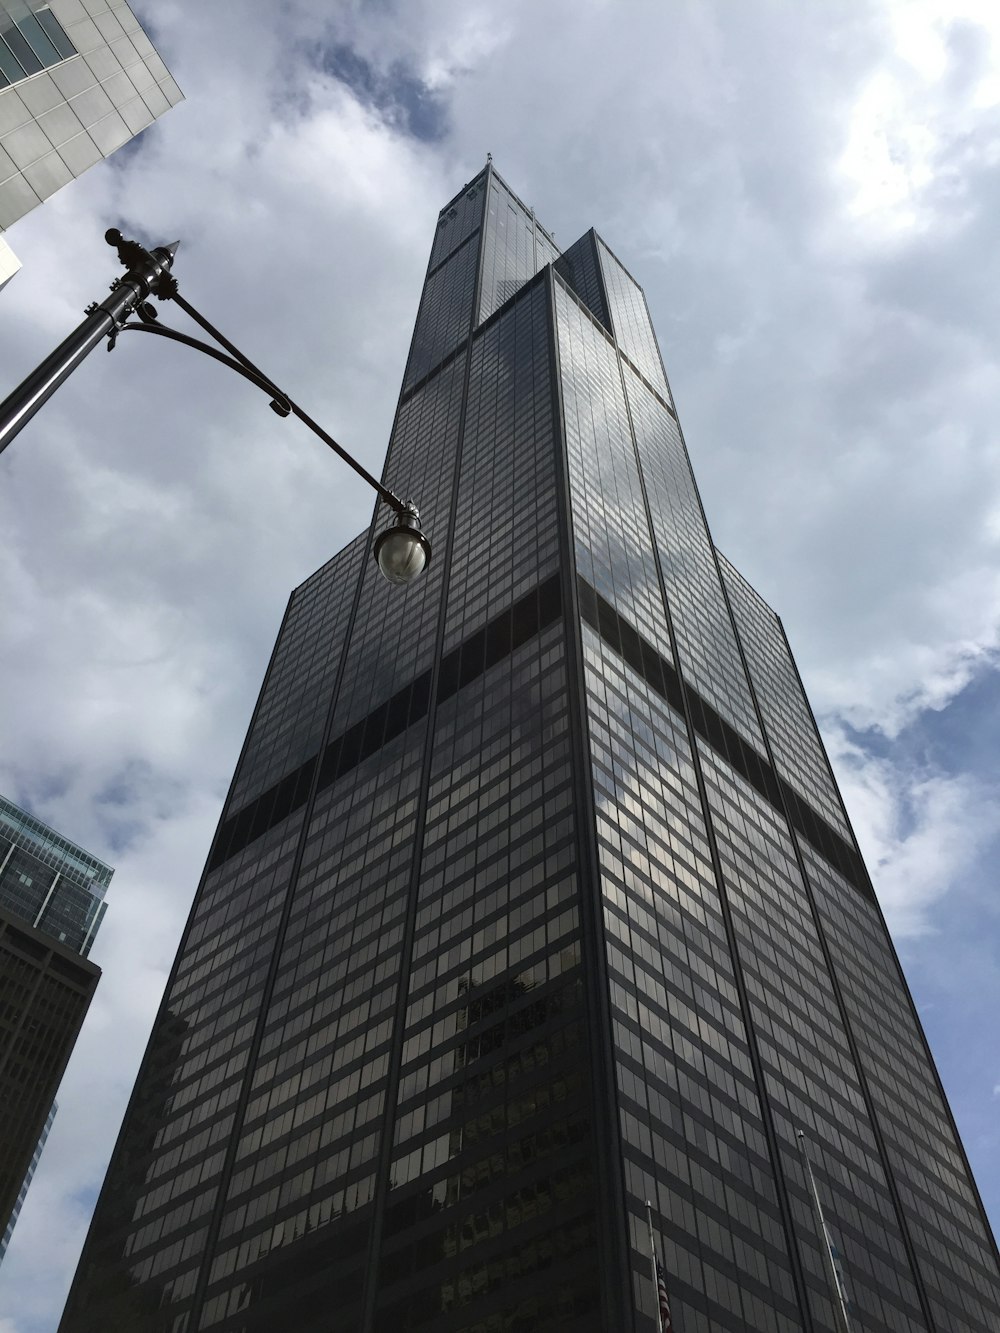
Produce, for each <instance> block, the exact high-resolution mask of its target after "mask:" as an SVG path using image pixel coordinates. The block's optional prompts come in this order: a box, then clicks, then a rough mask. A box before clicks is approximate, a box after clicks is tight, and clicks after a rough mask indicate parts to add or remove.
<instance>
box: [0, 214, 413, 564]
mask: <svg viewBox="0 0 1000 1333" xmlns="http://www.w3.org/2000/svg"><path fill="white" fill-rule="evenodd" d="M104 239H105V240H106V241H107V243H108V244H109V245H110V246H113V247H114V248H115V250H117V252H118V258H119V260H120V261H121V262H122V264H124V265H125V269H126V272H125V274H124V276H123V277H121V278H116V279H115V280H114V282H113V283H112V284H111V295H110V296H108V297H106V298H105V299H104V300H103V301H101V302H100V303H97V302H95V303H93V304H92V305H89V306H88V307H87V310H86V316H87V317H86V319H85V320H84V321H83V323H82V324H80V325H78V327H77V328H76V329H74V330H73V332H72V333H71V334H70V335H69V337H68V338H66V339H65V340H64V341H63V342H61V343H60V344H59V346H58V347H57V348H56V349H55V351H53V352H52V353H51V354H50V355H49V356H47V357H46V358H45V360H44V361H43V362H42V363H41V365H39V366H37V367H36V368H35V370H33V371H32V372H31V374H30V375H28V377H27V378H26V379H25V380H24V381H23V382H22V383H21V384H19V385H18V387H17V388H16V389H15V390H14V391H13V393H11V394H10V395H9V396H8V397H7V398H6V399H5V400H4V401H3V402H2V403H0V453H2V452H3V450H4V449H6V447H7V445H8V444H10V442H11V440H13V439H14V437H15V435H17V434H18V432H19V431H20V430H21V429H22V428H23V427H24V426H26V425H27V423H28V422H29V421H30V420H31V418H32V417H33V416H34V415H35V413H36V412H37V411H38V409H39V408H40V407H41V406H42V404H43V403H45V402H47V400H48V399H49V398H50V397H51V396H52V394H53V393H55V391H56V389H58V387H59V385H60V384H62V382H63V381H64V380H65V379H66V378H67V377H68V376H69V375H71V374H72V372H73V371H74V370H75V369H76V368H77V366H78V365H79V364H80V362H81V361H83V360H84V358H85V357H86V356H88V355H89V354H90V353H91V352H92V351H93V350H94V348H95V347H96V346H97V344H98V343H99V342H100V341H101V339H102V338H104V337H107V339H108V350H109V351H111V349H112V348H113V347H114V346H115V343H116V341H117V339H118V335H119V334H120V333H155V334H158V335H159V336H160V337H163V338H171V339H173V341H174V342H180V343H184V344H185V346H187V347H193V348H195V349H196V350H197V351H199V352H204V353H205V354H206V355H207V356H211V357H213V358H214V359H215V360H216V361H221V363H222V364H223V365H224V366H228V367H229V368H230V370H235V371H236V372H237V374H239V375H242V376H243V378H244V379H248V380H249V381H250V382H251V384H255V385H256V386H257V388H258V389H262V390H263V391H264V392H265V393H266V394H267V395H268V396H269V398H270V400H271V407H272V409H273V410H274V411H275V412H276V413H277V414H278V416H280V417H287V416H296V417H298V419H299V420H300V421H301V422H302V423H303V425H305V426H308V427H309V429H310V430H311V431H312V433H313V434H314V435H318V436H319V438H320V439H321V440H322V441H323V443H324V444H326V445H327V446H329V448H331V449H332V450H333V451H334V453H335V454H337V455H338V457H340V458H342V459H343V460H344V462H345V463H347V464H348V465H349V466H350V467H352V468H353V469H354V471H355V472H356V473H357V474H358V475H359V476H360V477H363V478H364V479H365V481H367V482H368V484H369V486H371V487H373V488H374V490H376V491H377V492H378V495H379V497H380V499H382V500H384V501H385V503H386V504H387V505H389V507H390V508H391V509H392V510H393V511H394V513H395V515H396V522H395V523H394V524H393V525H392V527H390V528H386V529H385V530H384V531H383V532H380V533H379V535H378V537H377V538H376V539H375V546H374V551H373V554H374V556H375V560H376V562H377V563H378V567H379V569H380V570H381V572H382V574H383V575H384V576H385V577H386V578H387V579H388V580H389V582H390V583H400V584H401V583H410V582H411V581H412V580H413V579H415V578H416V577H417V576H418V575H419V574H420V573H422V572H423V570H424V569H425V568H426V566H427V563H428V561H429V560H430V558H431V544H430V542H429V541H428V540H427V537H426V536H425V535H424V533H423V532H422V531H421V528H420V514H419V513H418V511H417V508H416V506H415V505H414V504H413V502H412V501H411V500H400V499H399V497H398V496H397V495H394V494H393V492H392V491H390V490H389V489H388V487H386V486H383V485H382V483H381V482H380V481H377V480H376V479H375V477H373V476H372V475H371V473H370V472H369V471H368V470H367V469H366V468H364V467H362V465H361V464H360V463H359V462H358V461H357V459H355V458H352V457H351V455H350V454H349V453H348V452H347V450H346V449H344V448H343V447H342V446H341V445H339V444H338V443H337V441H336V440H335V439H334V438H333V436H332V435H329V434H328V433H327V432H326V431H325V430H324V429H323V428H322V426H320V425H318V423H317V422H315V421H313V419H312V417H310V416H308V415H307V414H306V413H305V412H304V411H303V410H302V408H301V407H299V405H298V404H297V403H294V402H293V401H292V400H291V398H289V396H288V395H287V394H286V393H284V392H282V390H281V389H279V388H278V387H277V385H275V384H274V383H273V381H272V380H270V379H268V377H267V376H266V375H265V374H264V373H263V372H262V371H261V370H259V369H258V367H257V366H255V365H254V364H253V362H252V361H250V360H249V359H248V358H247V357H245V356H244V355H243V353H242V352H241V351H240V350H239V349H238V348H237V347H235V346H234V345H233V344H232V343H231V342H230V341H229V339H228V338H226V337H225V336H224V335H223V334H221V333H220V332H219V330H218V329H217V328H215V327H214V325H212V324H210V323H209V321H208V320H207V319H206V318H205V317H204V315H201V314H199V312H198V311H197V310H195V308H194V306H192V305H191V304H190V303H189V302H188V301H185V299H184V298H183V297H182V296H181V295H180V293H179V292H178V290H177V279H176V278H175V277H174V276H173V273H172V272H171V269H172V267H173V262H174V255H175V254H176V253H177V247H178V245H179V242H178V241H173V242H171V243H170V244H169V245H160V246H157V247H156V249H154V250H146V249H144V248H143V246H141V245H139V244H138V242H137V241H129V240H126V239H125V237H124V236H122V234H121V232H120V231H117V230H115V229H114V228H112V230H110V231H108V232H106V233H105V237H104ZM149 296H155V297H156V298H157V300H160V301H173V302H174V303H175V304H176V305H179V306H180V308H181V309H182V310H184V311H185V312H186V313H187V314H188V315H189V316H190V317H191V318H192V319H193V320H194V322H195V323H196V324H198V325H200V326H201V328H203V329H204V330H205V332H206V333H207V334H208V335H209V337H211V338H212V339H213V340H214V341H215V342H216V343H217V344H218V347H212V346H211V345H210V344H209V343H206V342H202V341H201V339H199V338H192V337H191V336H190V334H187V333H180V332H179V331H178V330H176V329H168V328H165V327H164V326H163V325H162V324H160V323H159V320H158V316H157V313H156V310H155V309H154V308H153V306H151V305H150V304H149V302H148V300H147V298H148V297H149ZM132 315H136V316H137V317H138V320H139V322H138V323H128V320H129V318H130V317H131V316H132ZM220 347H221V348H224V349H225V350H224V351H219V348H220Z"/></svg>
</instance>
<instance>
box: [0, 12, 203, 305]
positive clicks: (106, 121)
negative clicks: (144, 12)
mask: <svg viewBox="0 0 1000 1333" xmlns="http://www.w3.org/2000/svg"><path fill="white" fill-rule="evenodd" d="M180 100H181V92H180V89H179V88H178V87H177V84H176V83H175V82H174V80H173V79H172V78H171V76H170V72H169V71H168V70H167V67H166V66H165V65H164V63H163V61H162V60H161V59H160V57H159V55H158V54H157V52H156V50H155V48H154V46H153V43H152V42H151V41H150V39H149V37H148V36H147V34H146V33H145V32H144V31H143V29H142V27H141V26H140V24H139V20H138V19H137V18H136V17H135V15H134V14H133V13H132V10H131V9H130V8H129V6H128V5H127V4H126V3H125V0H48V3H45V2H43V0H0V232H3V231H4V230H5V229H6V228H7V227H9V226H11V224H12V223H14V222H16V221H17V220H18V218H21V217H23V216H24V214H25V213H28V212H30V210H31V209H33V208H35V207H36V206H37V205H38V204H40V203H42V202H43V201H44V200H45V199H48V198H49V196H50V195H52V194H54V193H55V192H56V190H58V189H59V188H60V187H61V186H63V185H66V184H68V182H69V181H71V180H74V179H75V178H76V177H77V176H81V175H82V174H83V173H84V172H85V171H86V170H87V168H88V167H92V166H93V165H94V164H95V163H96V162H100V161H101V160H102V159H103V158H105V157H108V156H110V154H111V153H113V152H114V151H115V149H117V148H121V147H122V145H123V144H126V143H128V142H129V140H130V139H134V138H135V136H136V135H137V134H140V133H141V132H142V131H143V130H144V129H145V128H146V126H147V125H151V124H152V122H153V121H154V120H155V119H156V117H157V116H161V115H162V114H163V112H164V111H166V110H167V109H168V108H169V107H171V106H174V105H175V104H176V103H177V102H179V101H180ZM19 267H20V265H19V264H18V262H17V260H16V258H15V256H14V254H13V251H12V250H11V249H10V247H9V246H8V245H7V244H6V242H5V241H4V240H3V238H2V236H0V287H2V286H3V284H4V282H5V281H7V279H9V278H10V277H12V276H13V274H14V273H15V272H16V271H17V269H18V268H19Z"/></svg>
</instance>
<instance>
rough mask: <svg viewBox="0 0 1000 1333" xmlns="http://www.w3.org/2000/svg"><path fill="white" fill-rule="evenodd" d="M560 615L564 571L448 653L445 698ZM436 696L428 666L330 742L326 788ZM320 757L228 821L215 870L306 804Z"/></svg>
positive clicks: (442, 685)
mask: <svg viewBox="0 0 1000 1333" xmlns="http://www.w3.org/2000/svg"><path fill="white" fill-rule="evenodd" d="M561 615H562V596H561V592H560V587H559V575H558V574H553V575H552V576H551V578H548V579H546V580H545V582H544V583H540V584H539V585H538V586H537V587H535V588H532V590H531V591H530V592H528V593H525V595H524V596H523V597H521V598H519V599H518V600H517V601H516V602H514V603H513V604H512V605H511V606H509V607H507V609H506V610H505V611H502V612H501V613H500V614H499V615H498V616H494V617H493V619H492V620H489V621H487V623H486V624H485V625H483V626H482V628H481V629H479V630H477V631H476V632H475V633H474V634H470V635H469V637H468V638H467V639H465V640H464V641H463V642H462V643H461V644H459V645H458V647H457V648H453V649H452V650H451V651H450V652H448V653H446V654H445V655H444V657H443V658H442V659H441V666H440V669H439V672H438V684H437V699H438V703H443V702H444V700H445V699H450V698H451V697H452V695H454V694H457V693H458V691H459V690H461V689H463V688H464V687H465V686H466V685H469V684H471V683H472V681H474V680H475V679H476V678H477V677H478V676H481V675H482V674H483V672H485V671H488V670H489V668H490V667H492V666H495V665H496V664H497V663H498V662H502V661H503V660H504V658H505V657H509V656H510V654H511V653H513V652H515V651H516V650H517V649H518V648H520V647H521V645H522V644H525V643H527V642H528V640H529V639H533V638H534V637H535V635H536V634H539V633H540V632H541V631H542V630H543V629H545V628H547V626H549V625H551V624H553V623H554V622H555V621H556V620H558V619H559V617H560V616H561ZM430 699H431V672H430V671H429V670H427V671H424V672H422V673H421V675H419V676H417V678H416V679H415V680H413V681H411V682H410V684H409V685H407V686H405V687H404V688H403V689H401V690H398V691H397V692H396V693H395V694H394V695H393V696H392V698H391V699H387V700H386V701H385V703H382V704H379V706H378V707H377V708H374V709H373V710H372V711H371V712H370V713H369V714H368V715H367V716H366V717H363V718H362V719H361V720H360V721H359V722H355V723H354V725H353V726H352V727H349V728H348V729H347V730H346V731H344V732H342V733H341V734H340V735H339V736H337V737H335V738H334V739H333V740H332V741H330V743H329V745H327V747H326V749H325V750H324V751H323V758H322V762H321V764H320V772H319V790H320V791H322V790H323V788H324V787H328V786H329V785H330V783H332V782H336V781H338V780H339V779H340V778H342V777H343V776H344V774H345V773H349V772H350V771H351V770H352V769H353V768H356V767H357V765H358V764H360V763H361V762H362V760H364V759H368V758H369V757H370V756H371V755H373V754H376V753H377V752H378V751H379V750H381V748H382V747H383V746H384V745H387V744H388V743H389V741H391V740H394V739H395V738H396V737H397V736H400V735H402V733H403V732H404V731H405V730H406V729H407V727H411V726H412V725H413V724H414V723H415V722H419V721H420V719H421V718H423V717H426V716H427V711H428V708H429V707H430ZM317 758H318V756H317V755H313V756H312V758H311V759H307V760H306V761H305V763H303V764H300V765H299V767H298V768H297V769H295V770H294V771H293V772H291V773H289V774H287V776H285V777H284V778H282V779H281V781H280V782H276V783H275V784H274V785H273V786H271V787H268V789H267V791H264V792H261V794H260V796H258V797H257V798H256V799H255V800H253V801H251V802H250V803H249V805H246V806H244V807H243V809H242V810H240V811H239V812H238V813H237V814H235V815H231V816H230V817H229V818H228V819H227V820H225V821H224V823H223V824H222V826H221V827H220V829H219V835H218V837H217V839H216V842H215V847H214V848H213V851H212V855H211V858H210V860H209V863H208V869H209V871H212V870H217V869H218V868H219V866H221V865H222V864H223V863H224V862H225V861H228V860H229V858H230V857H231V856H235V855H236V853H237V852H241V851H242V850H243V849H244V847H248V846H249V845H250V843H252V842H255V841H256V840H257V838H259V837H261V836H262V835H263V834H264V833H266V832H267V831H268V830H269V829H272V828H275V827H276V826H277V825H278V824H280V823H281V821H282V820H283V819H287V818H288V816H289V815H290V814H293V813H294V812H295V811H296V810H300V809H301V808H302V806H304V805H305V803H306V801H307V800H308V799H309V789H310V787H311V785H312V780H313V774H314V771H315V768H316V761H317Z"/></svg>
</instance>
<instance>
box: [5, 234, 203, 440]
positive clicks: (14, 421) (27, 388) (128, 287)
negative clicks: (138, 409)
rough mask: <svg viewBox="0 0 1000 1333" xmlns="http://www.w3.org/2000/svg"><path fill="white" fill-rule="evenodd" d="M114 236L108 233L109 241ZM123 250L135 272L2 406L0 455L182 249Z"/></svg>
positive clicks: (90, 310)
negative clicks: (125, 251) (178, 250)
mask: <svg viewBox="0 0 1000 1333" xmlns="http://www.w3.org/2000/svg"><path fill="white" fill-rule="evenodd" d="M111 235H112V233H110V232H109V233H108V236H109V238H110V237H111ZM114 235H117V233H114ZM114 243H115V242H112V244H114ZM124 246H129V247H131V248H130V249H129V250H128V251H127V253H125V254H124V255H123V256H122V257H123V262H126V263H128V264H129V266H130V267H129V270H128V272H127V273H126V274H125V276H124V277H123V278H119V279H117V280H116V282H115V284H114V286H113V287H112V289H111V295H110V296H109V297H107V298H106V299H105V300H103V301H101V302H100V304H94V305H91V306H89V307H88V309H87V318H86V319H85V320H84V321H83V323H82V324H80V325H79V326H78V327H77V328H75V329H74V330H73V332H72V333H71V334H70V335H69V337H68V338H66V339H65V340H64V341H63V342H61V343H60V344H59V346H58V347H57V348H56V349H55V351H54V352H52V353H51V354H50V355H49V356H47V357H46V358H45V360H44V361H43V362H42V364H41V365H40V366H38V367H36V369H35V370H33V371H32V372H31V374H30V375H29V376H28V377H27V378H26V379H25V380H24V381H22V383H21V384H19V385H18V386H17V388H16V389H15V390H14V392H13V393H12V394H10V395H9V396H8V397H7V398H5V399H4V401H3V402H2V403H0V453H3V451H4V449H6V448H7V446H8V444H10V442H11V440H12V439H13V438H14V437H15V435H17V433H18V432H19V431H20V430H21V429H22V428H23V427H24V426H26V425H27V423H28V422H29V421H30V420H31V418H32V417H33V416H34V415H35V413H36V412H37V411H38V409H39V408H40V407H41V406H42V404H43V403H45V402H47V401H48V399H49V398H51V397H52V395H53V394H54V393H55V391H56V389H58V388H59V385H60V384H62V382H63V380H65V379H66V378H67V377H68V376H69V375H71V374H72V373H73V371H74V370H76V368H77V366H78V365H79V364H80V362H81V361H82V360H83V359H84V358H85V357H86V356H88V355H89V354H90V353H91V352H92V351H93V350H94V348H95V347H96V346H97V344H98V343H99V342H100V341H101V339H102V338H104V337H106V336H107V334H109V333H111V331H112V330H113V329H116V328H118V326H119V325H120V324H121V323H123V321H124V320H125V319H126V318H127V317H128V315H130V314H131V313H132V311H133V310H134V309H135V308H136V306H137V305H139V303H140V302H142V301H144V300H145V299H146V297H147V296H148V295H149V294H150V292H152V291H155V290H156V286H157V284H158V282H159V280H160V278H161V277H162V276H163V274H164V273H166V272H167V271H168V270H169V269H170V265H171V264H172V263H173V260H174V252H175V251H176V249H177V245H176V243H174V244H173V245H172V246H158V247H157V248H156V249H155V250H154V251H153V252H152V253H151V254H150V252H149V251H147V250H144V249H143V248H142V247H141V246H139V245H135V244H134V242H123V247H124ZM123 247H119V254H122V248H123Z"/></svg>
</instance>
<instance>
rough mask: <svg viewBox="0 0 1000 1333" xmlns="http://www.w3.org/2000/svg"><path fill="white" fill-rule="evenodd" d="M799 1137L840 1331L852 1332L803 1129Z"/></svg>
mask: <svg viewBox="0 0 1000 1333" xmlns="http://www.w3.org/2000/svg"><path fill="white" fill-rule="evenodd" d="M798 1139H799V1151H800V1152H801V1153H802V1161H803V1162H804V1163H805V1168H806V1180H807V1182H808V1184H809V1193H810V1195H811V1196H812V1205H813V1211H814V1212H815V1214H816V1225H817V1227H818V1228H819V1238H820V1246H821V1249H822V1251H823V1254H822V1258H823V1269H824V1271H825V1273H826V1276H827V1281H828V1282H829V1283H830V1289H831V1291H832V1293H833V1294H834V1296H835V1300H834V1302H833V1309H834V1318H835V1319H836V1321H837V1328H838V1333H851V1321H850V1317H849V1316H848V1313H847V1292H846V1291H845V1290H844V1284H843V1280H842V1279H841V1275H840V1273H838V1272H837V1265H836V1263H835V1262H834V1258H833V1240H832V1237H831V1236H830V1232H829V1230H828V1228H827V1225H826V1218H825V1217H824V1216H823V1205H822V1204H821V1203H820V1198H819V1190H818V1189H817V1188H816V1177H815V1176H814V1175H813V1169H812V1163H811V1162H810V1160H809V1152H808V1150H807V1148H806V1136H805V1134H804V1133H803V1132H802V1130H801V1129H800V1130H799V1131H798Z"/></svg>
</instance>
